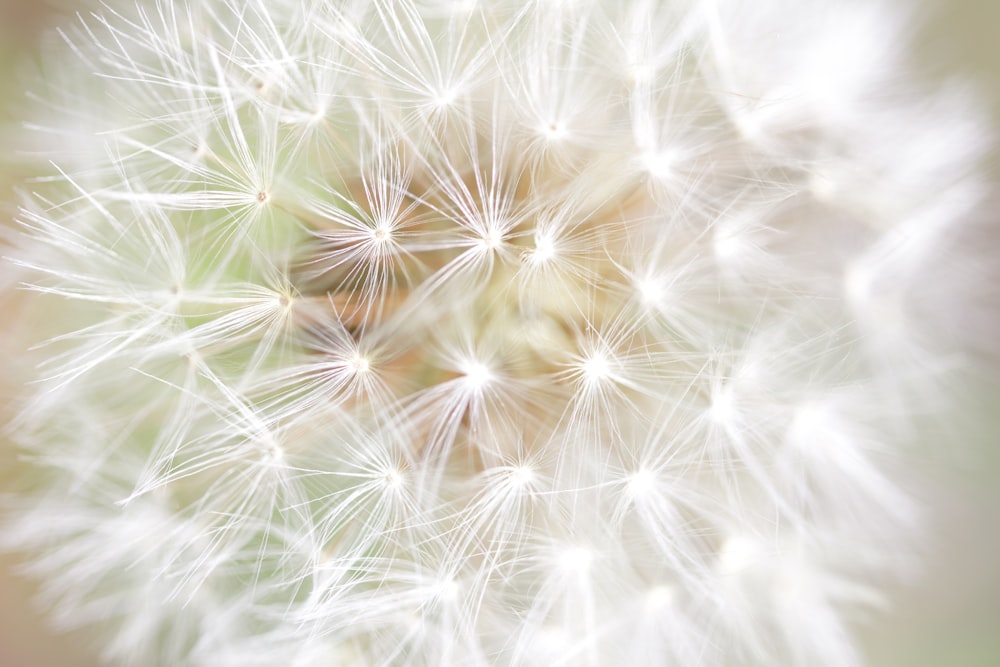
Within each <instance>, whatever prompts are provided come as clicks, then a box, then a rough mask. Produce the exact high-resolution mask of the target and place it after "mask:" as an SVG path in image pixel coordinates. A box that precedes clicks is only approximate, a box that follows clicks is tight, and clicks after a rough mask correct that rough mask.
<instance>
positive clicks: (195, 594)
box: [3, 0, 981, 667]
mask: <svg viewBox="0 0 1000 667" xmlns="http://www.w3.org/2000/svg"><path fill="white" fill-rule="evenodd" d="M898 24H899V20H898V17H897V16H896V15H895V14H894V13H893V12H892V11H890V7H888V6H883V5H882V4H880V3H870V2H865V3H862V2H854V1H844V2H839V3H835V4H831V3H826V2H819V1H816V2H813V1H811V0H810V1H806V2H801V1H797V2H791V1H785V0H763V1H758V2H743V1H742V0H715V1H709V0H687V1H683V2H673V3H661V2H656V1H654V0H623V1H622V2H610V3H608V2H596V1H593V0H575V1H572V2H569V1H561V0H531V1H530V2H525V3H518V2H475V1H472V2H469V1H462V2H449V1H447V0H432V1H431V0H428V1H424V0H391V1H390V0H374V1H371V0H364V1H360V0H337V1H333V2H319V1H309V0H280V1H278V2H267V3H265V2H263V0H251V1H250V2H231V1H229V0H207V1H206V2H198V3H188V2H175V3H163V2H156V3H147V4H145V5H139V6H136V7H134V8H131V9H128V10H125V9H123V10H117V9H114V8H113V7H112V6H108V7H105V8H104V10H103V13H99V14H94V15H91V16H89V17H84V18H82V19H81V20H80V22H79V24H78V25H77V27H76V28H75V29H72V30H69V31H67V32H66V33H64V37H65V41H66V43H67V44H68V45H69V48H70V51H69V52H68V53H67V54H66V56H65V58H64V61H62V62H60V64H59V67H60V68H64V69H60V70H59V71H60V72H63V71H64V72H65V74H64V75H63V76H62V77H61V78H59V79H57V80H55V81H54V82H53V83H54V85H53V86H52V90H51V91H50V92H49V93H48V94H47V96H43V97H45V98H46V99H48V100H49V103H50V104H49V106H48V107H47V108H46V109H42V110H40V111H39V114H40V117H41V118H40V119H39V120H38V121H37V122H35V123H33V125H34V126H37V128H39V129H44V132H43V133H41V134H40V138H38V139H37V141H36V144H35V153H36V154H37V155H38V156H39V160H38V165H40V166H38V167H37V168H39V169H43V170H47V175H46V176H44V177H42V178H39V179H38V180H37V181H36V182H34V183H32V184H31V187H30V189H31V194H30V196H27V197H26V200H25V204H24V208H23V210H22V213H21V216H20V222H21V226H22V230H23V233H22V234H21V236H20V237H19V238H18V239H17V242H16V248H15V249H14V250H13V251H12V252H11V255H12V257H13V262H12V263H11V264H10V266H9V267H8V270H9V271H12V272H16V274H17V275H18V276H19V279H20V280H22V281H23V283H24V285H25V287H26V288H27V289H28V290H30V291H32V292H34V293H35V295H36V296H35V297H34V298H35V300H36V302H37V304H38V306H37V311H36V312H38V313H39V315H38V316H37V317H39V318H41V319H45V320H48V321H49V322H51V323H52V324H53V325H54V326H56V327H57V328H58V329H59V333H58V334H57V335H55V336H54V337H50V338H47V339H45V340H37V341H35V342H37V343H38V344H39V347H38V348H37V350H36V354H37V356H38V357H39V358H40V365H39V368H38V371H37V374H36V377H35V378H34V379H35V382H34V383H32V384H31V385H30V389H28V390H26V391H25V396H24V400H23V402H22V404H21V405H20V406H19V412H18V414H17V416H16V418H15V419H14V420H13V422H12V423H11V424H10V428H9V433H10V434H11V437H12V438H13V439H15V440H16V441H17V443H18V444H19V445H20V446H21V447H22V449H23V451H24V452H25V453H26V455H27V457H28V458H29V459H30V466H29V467H30V469H31V471H32V474H31V475H30V480H29V482H27V483H26V484H25V489H24V491H23V492H22V493H20V494H19V495H16V496H11V497H9V498H7V500H6V505H7V516H8V520H7V523H6V528H5V531H4V533H3V536H4V540H5V542H6V544H8V545H9V546H11V547H14V548H17V549H21V550H25V551H30V552H33V553H37V554H40V555H39V556H38V557H37V558H36V559H35V560H34V561H33V562H32V565H31V568H30V569H31V570H32V571H33V572H34V574H36V575H37V576H38V577H39V578H40V579H41V580H42V582H43V588H44V593H43V596H44V598H45V600H46V601H47V603H48V605H49V606H50V607H51V609H52V610H53V617H54V620H55V622H56V623H57V624H59V625H60V626H63V627H90V626H95V627H99V628H101V629H102V631H103V632H104V633H105V634H104V635H103V636H104V637H105V640H104V641H103V643H102V648H103V651H102V656H103V658H104V659H105V660H106V661H108V662H109V663H114V664H124V665H181V664H183V665H211V666H212V667H218V666H222V665H240V666H241V667H242V666H246V665H258V664H259V665H273V664H288V665H296V666H299V667H307V666H320V665H525V666H528V665H539V666H541V665H545V666H549V665H592V666H596V665H612V664H629V665H678V666H685V667H688V666H690V665H706V666H709V665H748V666H749V665H802V666H806V665H809V666H814V665H829V666H831V667H851V666H853V665H858V664H861V662H862V659H861V655H860V652H859V650H858V648H857V646H856V644H855V642H854V640H853V639H852V633H851V629H852V627H854V625H855V623H856V622H857V621H858V619H859V618H865V617H867V616H868V615H869V614H870V613H871V612H872V611H873V610H875V609H876V608H878V607H879V606H880V605H881V604H882V598H881V596H880V594H879V590H878V589H879V587H878V584H879V583H880V582H882V581H884V580H885V579H886V578H887V577H892V576H896V575H901V574H903V573H904V572H905V571H906V569H907V567H908V566H909V560H910V556H911V549H910V547H909V546H908V545H909V544H911V540H912V536H913V529H914V527H915V525H916V523H917V518H918V514H919V512H918V511H917V507H916V505H915V503H914V501H913V500H912V499H911V498H910V497H909V495H908V494H907V493H906V492H905V491H904V489H903V487H902V486H901V485H900V484H899V483H898V482H897V481H895V480H897V479H898V477H897V475H898V470H899V461H900V460H901V459H903V458H904V457H905V455H906V453H907V449H908V447H909V446H910V444H911V442H912V439H913V436H912V431H913V425H914V422H913V416H914V414H916V413H917V412H919V411H920V410H922V409H923V405H924V404H923V401H921V400H919V399H921V398H922V397H925V396H933V395H934V392H936V391H940V389H939V386H940V385H939V383H940V381H941V380H942V378H943V377H944V375H943V373H944V372H945V371H946V370H947V365H948V364H947V361H948V360H947V358H946V355H945V354H944V353H943V352H942V351H941V349H940V348H939V347H937V346H936V345H935V342H934V338H933V335H932V333H933V332H932V331H929V330H927V328H926V327H923V326H922V323H921V322H920V321H919V319H918V318H915V317H914V314H913V313H914V310H913V303H912V299H913V296H912V295H913V294H914V292H915V291H917V290H919V288H920V285H921V280H922V278H921V276H922V275H923V272H925V269H926V267H927V266H928V265H929V264H931V263H933V262H935V261H936V258H935V256H934V253H935V248H936V247H938V245H939V244H940V243H942V241H943V240H944V239H947V238H948V237H949V235H951V234H953V232H954V231H955V230H956V229H958V228H960V227H961V225H963V221H964V217H963V216H964V213H965V212H966V211H967V210H968V208H969V206H972V205H974V204H975V202H976V201H977V198H978V197H979V194H980V193H979V191H978V186H977V183H976V182H975V179H974V178H971V177H963V176H962V174H964V173H965V170H966V169H967V166H968V165H971V164H972V163H973V161H974V160H975V158H976V157H977V150H978V149H977V146H979V145H980V144H981V142H980V141H979V134H980V132H981V130H980V128H979V127H978V125H977V124H976V122H975V121H974V120H964V119H966V118H969V116H968V115H966V113H965V111H964V108H963V104H964V103H963V102H962V101H961V100H959V99H958V98H957V97H949V96H944V95H942V96H941V97H940V99H938V98H932V97H930V96H922V97H919V96H913V95H912V94H905V93H906V88H905V87H904V86H903V85H901V81H902V80H901V79H900V78H899V72H900V67H901V62H900V57H899V55H900V54H899V52H898V50H899V45H900V44H901V38H902V35H901V34H899V33H897V32H894V30H895V29H894V26H896V25H898ZM956 201H966V202H970V203H969V205H968V206H955V205H953V204H954V202H956ZM948 307H949V305H948V304H947V303H942V304H940V308H941V312H948V310H947V309H948ZM39 321H40V320H39Z"/></svg>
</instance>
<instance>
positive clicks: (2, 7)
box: [0, 0, 1000, 667]
mask: <svg viewBox="0 0 1000 667" xmlns="http://www.w3.org/2000/svg"><path fill="white" fill-rule="evenodd" d="M834 1H835V0H834ZM900 1H901V2H906V1H907V0H900ZM937 3H938V4H937V8H936V9H935V19H934V20H933V21H931V23H930V25H929V28H928V29H927V30H926V31H925V32H924V34H922V35H921V37H920V39H919V40H918V53H917V56H918V59H919V60H920V62H921V65H922V66H923V67H925V68H927V69H928V70H929V71H932V72H933V73H935V75H936V76H940V77H945V76H949V75H953V74H954V73H956V72H962V73H965V74H967V75H968V76H971V77H975V78H977V79H978V81H979V83H980V86H981V87H982V89H983V90H984V92H985V94H986V96H987V101H988V104H989V105H990V106H991V109H992V113H993V116H994V118H996V119H997V127H998V128H1000V46H998V45H997V44H998V43H1000V30H998V27H1000V2H995V1H994V0H950V1H949V0H937ZM78 5H79V3H78V2H71V1H70V0H66V2H63V3H60V2H58V0H51V1H50V2H48V3H46V2H45V1H44V0H30V1H26V0H0V126H4V125H6V126H8V127H9V125H8V123H7V121H8V120H9V119H10V118H11V117H12V116H13V114H15V113H16V111H15V110H16V109H17V93H16V91H17V90H18V89H19V88H20V87H21V86H19V85H18V84H16V83H13V82H14V81H15V79H14V70H15V68H14V63H15V62H17V61H18V59H23V58H25V57H27V55H30V54H31V53H32V52H33V51H37V50H38V46H39V44H40V41H39V37H38V35H39V34H40V30H41V29H42V26H44V25H46V24H52V23H55V22H56V21H57V20H56V19H54V18H53V14H52V12H53V10H54V13H55V14H56V15H58V14H59V13H62V14H65V13H67V10H68V9H70V8H71V7H73V6H78ZM10 138H11V137H10V135H9V134H6V135H5V134H4V133H2V132H0V142H2V143H0V151H8V150H9V149H10V143H9V141H10ZM997 155H998V156H1000V152H998V153H997ZM990 168H991V169H993V170H994V173H993V177H994V178H993V181H994V182H1000V177H997V176H998V174H1000V159H994V160H993V161H992V163H991V167H990ZM10 178H11V177H10V176H6V177H4V178H0V201H4V202H9V201H10V197H9V196H8V195H9V193H10V183H9V181H10ZM11 215H12V208H11V206H10V204H9V203H8V204H0V224H7V222H8V220H9V218H10V216H11ZM998 240H1000V226H997V225H994V231H993V233H992V238H991V239H986V240H985V241H984V242H988V243H996V244H997V248H998V260H997V261H998V262H1000V243H998ZM993 289H995V290H1000V285H994V286H993ZM3 306H4V300H3V299H0V317H2V314H3ZM996 315H997V314H994V317H992V318H991V317H986V318H985V319H986V321H993V322H997V321H998V318H997V317H996ZM14 326H16V323H11V322H3V320H2V319H0V356H4V357H9V356H11V355H16V354H17V351H16V350H15V349H13V348H12V346H11V345H10V344H8V342H7V341H8V338H9V337H7V336H4V335H2V332H3V331H7V330H8V329H9V328H10V327H14ZM996 334H997V337H998V338H1000V330H998V331H997V332H996ZM996 347H997V349H995V350H993V352H994V359H996V358H998V356H997V355H996V353H997V352H998V351H1000V344H997V346H996ZM4 367H5V368H6V367H7V366H6V364H4ZM998 370H1000V369H998ZM994 380H995V379H994ZM998 384H1000V383H998V382H996V381H993V382H990V381H989V379H987V380H986V381H984V382H983V383H982V386H981V387H978V388H976V389H975V390H974V391H972V392H970V395H971V396H972V397H973V398H972V402H973V403H977V404H978V405H974V406H973V407H972V409H970V411H969V415H968V416H967V419H968V420H969V421H970V432H971V437H973V438H975V439H976V440H978V441H979V445H980V453H981V456H980V457H979V458H977V459H974V460H970V461H968V462H966V463H965V464H964V465H962V466H958V467H957V468H955V469H951V470H949V471H948V472H947V474H946V475H945V479H946V480H947V481H946V482H945V483H942V484H940V485H939V487H938V488H937V489H936V490H934V491H929V492H928V497H927V501H928V502H927V504H928V505H930V506H932V507H933V508H934V509H935V511H936V517H935V519H934V522H933V524H932V526H931V530H930V535H931V542H932V553H931V557H930V559H929V563H928V572H927V576H926V577H925V579H924V580H923V581H922V582H921V584H920V586H919V587H917V588H911V589H909V590H906V589H904V590H900V591H898V592H897V596H896V599H897V606H896V609H895V612H894V613H893V615H892V617H891V619H890V620H888V621H887V622H884V623H881V624H879V625H878V626H877V627H876V628H874V629H873V630H872V631H870V632H868V633H867V635H866V644H867V647H868V652H869V655H870V657H871V660H872V665H873V666H874V667H995V666H996V665H1000V565H998V564H997V563H998V562H1000V491H998V487H1000V446H998V444H997V442H996V441H997V438H998V437H1000V417H998V416H997V414H995V413H997V412H1000V392H998V391H997V386H998ZM13 385H14V383H13V380H12V378H9V377H0V421H2V417H3V405H4V404H5V403H6V400H5V399H6V398H7V397H8V396H9V395H10V392H12V391H14V389H13V388H12V387H13ZM943 444H947V443H943ZM12 461H13V453H12V452H11V451H10V450H9V448H5V447H3V446H2V444H0V491H2V490H3V488H5V485H6V484H7V483H9V478H10V476H11V474H12V467H11V462H12ZM935 465H937V463H936V462H933V461H932V462H929V463H928V467H932V466H935ZM941 465H943V464H941ZM928 472H929V473H933V474H936V475H937V474H940V471H939V470H938V471H928ZM11 567H12V562H11V560H10V559H9V558H2V557H0V667H90V666H91V665H93V661H92V660H90V659H89V658H88V657H87V656H88V654H87V651H86V650H84V649H83V647H84V646H86V644H87V641H86V639H87V638H86V637H83V636H69V637H66V636H59V637H53V636H52V635H50V634H48V633H47V632H46V630H45V629H44V624H43V623H42V622H41V620H40V614H39V613H37V612H36V610H35V609H34V608H33V606H32V605H31V603H30V602H28V600H29V599H30V597H31V593H32V587H31V586H30V584H27V583H24V582H22V581H20V580H18V579H16V578H14V577H13V576H12V575H11V573H10V570H11ZM136 667H158V666H136ZM774 667H781V666H774Z"/></svg>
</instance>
